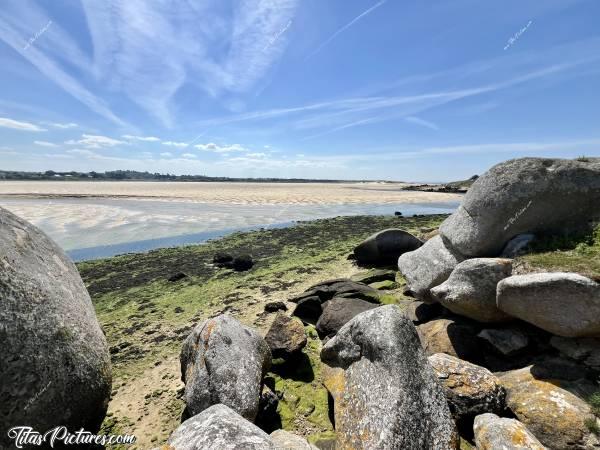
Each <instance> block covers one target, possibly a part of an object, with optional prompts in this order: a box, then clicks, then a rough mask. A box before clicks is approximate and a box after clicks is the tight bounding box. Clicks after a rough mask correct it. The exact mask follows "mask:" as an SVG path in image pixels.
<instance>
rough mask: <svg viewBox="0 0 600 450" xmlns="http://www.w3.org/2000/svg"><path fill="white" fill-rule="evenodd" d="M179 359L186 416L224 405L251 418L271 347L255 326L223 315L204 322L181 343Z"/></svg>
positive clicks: (268, 365)
mask: <svg viewBox="0 0 600 450" xmlns="http://www.w3.org/2000/svg"><path fill="white" fill-rule="evenodd" d="M180 360H181V379H182V381H183V382H184V383H185V391H184V400H185V403H186V406H187V411H188V413H189V414H190V415H192V416H193V415H195V414H198V413H200V412H202V411H204V410H205V409H206V408H208V407H209V406H212V405H216V404H218V403H222V404H224V405H226V406H228V407H230V408H231V409H233V410H234V411H235V412H237V413H239V414H241V415H242V416H243V417H245V418H246V419H248V420H251V421H253V420H254V418H255V417H256V414H257V412H258V404H259V399H260V394H261V387H262V378H263V376H264V374H265V372H266V371H267V370H268V369H269V367H270V365H271V352H270V350H269V346H268V345H267V343H266V342H265V340H264V339H263V338H262V336H260V335H259V334H258V333H257V332H256V331H255V330H253V329H251V328H248V327H246V326H244V325H242V324H241V323H239V322H238V321H237V320H235V319H234V318H232V317H230V316H227V315H221V316H218V317H215V318H213V319H209V320H206V321H204V322H203V323H202V324H199V325H197V326H196V327H195V328H194V329H193V330H192V332H191V334H190V335H189V336H188V337H187V339H186V340H185V342H184V343H183V348H182V350H181V356H180Z"/></svg>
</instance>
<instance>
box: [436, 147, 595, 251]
mask: <svg viewBox="0 0 600 450" xmlns="http://www.w3.org/2000/svg"><path fill="white" fill-rule="evenodd" d="M599 216H600V159H598V158H592V159H590V161H589V162H581V161H575V160H567V159H546V158H520V159H512V160H510V161H505V162H503V163H500V164H498V165H496V166H494V167H492V168H491V169H490V170H488V171H487V172H486V173H485V174H484V175H482V176H481V177H480V178H479V179H478V180H477V181H475V183H473V186H472V187H471V188H470V189H469V192H467V194H466V195H465V198H464V199H463V202H462V204H461V205H460V206H459V208H458V210H457V211H456V212H454V214H452V215H451V216H450V217H449V218H448V219H446V220H445V221H444V222H443V223H442V225H441V227H440V233H441V234H442V236H444V237H445V238H446V239H447V240H448V241H449V242H450V243H451V245H452V246H453V247H454V248H455V249H456V250H457V251H458V252H460V253H461V254H463V255H466V256H472V257H478V256H496V255H499V254H500V252H501V251H502V249H503V248H504V246H505V245H506V243H507V242H508V241H509V240H510V239H511V238H512V237H514V236H516V235H518V234H523V233H534V234H539V233H543V232H555V231H558V232H562V231H565V230H567V229H570V228H578V227H581V225H582V224H586V223H587V222H588V221H589V220H590V219H594V218H597V217H599Z"/></svg>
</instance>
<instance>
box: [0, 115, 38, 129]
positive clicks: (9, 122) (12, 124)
mask: <svg viewBox="0 0 600 450" xmlns="http://www.w3.org/2000/svg"><path fill="white" fill-rule="evenodd" d="M0 127H4V128H12V129H13V130H22V131H36V132H38V131H47V130H46V129H45V128H41V127H39V126H37V125H34V124H33V123H29V122H20V121H18V120H13V119H9V118H7V117H0Z"/></svg>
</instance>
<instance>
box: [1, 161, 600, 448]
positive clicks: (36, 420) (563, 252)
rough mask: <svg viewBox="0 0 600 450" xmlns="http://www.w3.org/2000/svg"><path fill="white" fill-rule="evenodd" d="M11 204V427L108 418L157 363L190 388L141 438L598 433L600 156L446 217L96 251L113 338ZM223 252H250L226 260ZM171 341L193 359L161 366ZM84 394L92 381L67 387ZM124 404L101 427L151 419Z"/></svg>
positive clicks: (479, 441) (543, 165) (543, 166)
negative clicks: (137, 250)
mask: <svg viewBox="0 0 600 450" xmlns="http://www.w3.org/2000/svg"><path fill="white" fill-rule="evenodd" d="M0 214H1V217H2V220H1V221H0V225H1V226H2V227H3V233H2V234H1V236H2V240H1V241H0V244H1V245H0V248H1V249H2V257H3V267H4V269H2V270H1V271H0V274H1V275H0V286H1V287H2V292H5V293H7V294H6V295H5V296H6V298H8V299H9V300H10V301H9V303H8V308H6V309H4V310H3V311H1V312H0V324H1V325H2V327H1V328H0V331H1V332H2V334H3V335H4V336H6V338H7V342H8V343H9V345H8V346H7V347H6V348H5V349H3V350H2V352H3V354H2V355H0V356H1V357H2V360H3V361H8V362H9V364H8V365H6V366H4V367H3V369H2V374H1V375H2V379H3V381H4V380H6V382H3V384H2V390H3V394H6V395H8V396H9V397H8V398H10V400H11V401H10V402H8V406H7V404H6V403H5V404H3V406H2V408H3V409H2V414H1V416H2V417H3V418H5V422H4V423H3V426H2V428H7V427H8V426H9V425H11V423H14V422H15V421H18V422H23V423H27V424H30V425H31V426H33V427H34V428H37V429H47V428H50V427H51V426H52V425H55V424H60V425H64V424H68V425H69V426H70V427H72V428H77V427H79V426H85V427H87V428H86V429H90V431H92V432H95V431H97V430H98V427H99V425H100V420H101V418H103V417H104V416H105V413H106V410H107V407H109V406H108V405H109V401H110V405H116V404H118V403H119V404H123V405H126V404H127V401H128V400H131V397H127V396H125V395H124V392H131V390H133V391H135V390H136V389H138V390H140V389H141V387H140V386H139V384H136V380H138V379H140V378H142V374H143V376H144V377H146V378H144V380H145V382H144V386H146V388H147V390H148V389H154V390H155V392H158V390H159V389H160V388H161V386H171V388H172V389H174V390H175V392H167V393H164V392H159V393H158V394H154V393H152V394H151V395H148V397H147V399H146V400H148V401H147V402H146V404H145V406H144V408H145V409H144V410H143V411H145V412H143V413H142V416H144V417H145V416H152V415H153V414H157V410H156V408H157V407H158V403H154V400H155V399H158V398H160V397H162V396H163V395H166V396H168V397H169V399H168V405H169V408H172V413H171V414H170V416H169V417H170V419H169V421H168V422H165V421H162V431H163V432H164V436H165V438H164V439H163V438H156V439H145V440H143V441H141V442H139V443H138V445H139V447H137V448H151V447H156V446H157V445H159V444H161V443H163V442H165V441H166V443H165V444H164V445H163V447H160V448H164V449H170V450H187V449H190V450H191V449H200V448H207V449H208V448H219V449H221V448H223V449H228V448H229V449H245V448H254V449H276V448H286V449H314V448H320V449H361V448H364V449H380V448H381V449H415V450H417V449H444V450H446V449H458V448H461V449H468V448H477V449H480V450H483V449H491V450H495V449H508V450H511V449H544V448H547V449H550V450H563V449H564V450H594V449H599V448H600V419H599V416H600V387H599V386H598V381H599V376H600V314H599V313H600V285H599V284H598V277H600V226H599V225H598V220H599V219H600V159H589V160H587V161H571V160H557V159H541V158H524V159H519V160H511V161H507V162H505V163H502V164H499V165H497V166H494V167H493V168H491V169H490V170H489V171H488V172H486V173H485V174H484V175H482V176H481V177H479V178H478V179H477V180H476V181H475V182H474V183H473V185H472V186H471V188H470V189H469V191H468V193H467V194H466V196H465V198H464V200H463V202H462V204H461V206H460V208H459V210H458V211H457V212H455V213H454V214H452V215H451V216H449V217H417V218H385V219H383V218H382V219H377V220H375V219H372V218H371V219H368V218H365V219H360V218H353V219H351V218H347V219H337V220H335V219H334V220H332V221H330V222H329V223H328V224H329V225H330V228H317V226H316V225H314V224H305V225H301V226H300V228H298V229H296V230H269V231H267V232H264V233H268V234H269V237H270V238H271V239H272V241H270V243H269V245H271V247H272V248H271V251H270V252H269V251H267V250H266V249H265V248H261V250H260V251H258V252H257V251H252V250H253V249H249V248H248V243H249V242H250V241H249V239H251V238H249V236H252V233H247V234H245V235H240V236H234V237H232V238H229V240H227V239H225V240H222V241H219V242H215V245H214V246H212V247H205V248H204V249H188V250H186V251H182V250H175V249H172V250H166V251H159V252H154V253H153V254H152V253H151V254H148V255H147V256H142V257H138V258H137V260H136V257H135V256H130V255H125V256H123V257H118V258H113V259H112V260H110V261H108V260H107V261H100V262H94V263H85V264H81V265H79V270H80V272H81V274H82V276H83V279H84V280H85V281H86V287H87V289H88V290H89V292H90V293H91V294H92V298H93V300H94V306H95V309H96V313H97V314H98V317H100V319H101V323H102V326H103V328H104V332H105V333H106V337H107V339H108V344H107V343H106V340H104V336H103V335H102V333H100V334H98V331H99V330H100V327H99V324H98V320H97V319H96V314H95V312H94V308H93V307H92V303H91V301H90V297H89V296H88V293H87V291H86V288H85V287H84V286H83V283H82V281H81V278H80V276H79V274H78V273H77V270H76V268H75V267H74V266H73V264H72V263H71V262H70V261H68V259H67V258H66V257H65V256H64V254H63V253H62V251H61V250H60V249H58V247H56V246H55V245H54V244H53V243H52V242H51V241H50V240H49V239H48V238H46V237H45V236H44V235H43V233H40V232H39V231H38V230H37V229H35V228H34V227H32V226H31V225H29V224H27V223H26V222H24V221H23V220H21V219H19V218H17V217H16V216H14V215H12V214H10V213H8V212H6V211H4V210H0ZM345 220H347V222H344V221H345ZM344 223H345V224H346V225H347V226H348V228H347V229H346V228H344V227H343V226H342V225H343V224H344ZM321 225H322V224H321ZM438 225H439V227H438ZM302 227H304V228H302ZM361 227H362V228H361ZM368 231H370V232H368ZM374 231H377V232H376V233H375V234H372V232H374ZM264 233H263V234H262V235H260V236H261V238H260V239H264V238H265V234H264ZM286 233H288V234H286ZM289 233H295V235H296V236H300V235H301V236H302V240H301V241H299V242H293V241H292V240H291V235H290V234H289ZM317 233H318V234H317ZM327 233H331V234H329V235H328V234H327ZM254 236H255V237H256V235H254ZM325 236H329V239H331V242H330V243H329V245H328V246H326V245H324V242H323V239H324V238H325ZM236 239H240V241H238V242H236ZM319 239H321V240H319ZM244 240H245V241H244ZM257 249H258V247H257V248H256V249H255V250H257ZM349 250H351V257H350V258H349V259H348V258H346V255H348V253H350V251H349ZM217 251H221V252H223V251H225V252H228V253H231V254H232V258H235V257H240V255H242V254H245V253H252V256H253V262H254V264H253V265H252V266H251V267H250V266H248V265H246V266H245V267H244V268H243V270H238V271H235V270H233V269H230V268H228V267H219V266H218V264H217V265H215V264H214V263H213V259H214V258H213V256H214V253H217ZM186 252H187V253H186ZM203 252H204V253H203ZM207 252H212V254H209V253H207ZM221 256H222V255H221ZM209 257H210V259H209ZM232 260H233V259H232ZM396 261H397V266H396ZM273 262H277V264H276V265H271V264H272V263H273ZM16 267H19V268H20V271H16V270H15V268H16ZM274 267H276V268H277V269H276V270H275V271H274V272H275V273H273V268H274ZM301 269H302V270H301ZM292 273H293V275H290V274H292ZM175 274H182V275H183V276H177V277H174V278H173V276H174V275H175ZM269 274H270V275H272V277H271V278H268V275H269ZM307 274H308V275H310V276H307ZM325 274H327V275H334V277H335V278H333V279H331V277H330V276H324V275H325ZM290 277H291V278H290ZM53 278H55V279H60V280H69V281H68V283H66V284H65V283H64V281H63V283H62V284H61V283H58V282H55V281H54V280H53ZM170 278H172V281H169V279H170ZM275 280H277V281H278V283H276V282H275ZM250 285H252V286H250ZM274 285H275V286H276V287H274ZM219 289H220V290H221V291H225V294H224V295H223V292H219ZM252 290H264V292H263V294H264V296H263V297H262V298H260V299H257V298H252V297H251V296H249V292H250V291H252ZM236 291H237V294H235V292H236ZM115 292H118V295H115ZM211 295H212V298H211V297H210V296H211ZM41 300H43V301H41ZM207 300H208V301H207ZM40 305H41V306H40ZM177 309H179V310H181V311H180V312H176V311H177ZM70 311H77V312H78V313H79V316H77V317H79V318H77V317H74V316H73V315H72V313H71V312H70ZM123 313H126V314H128V320H127V321H126V323H122V324H119V323H118V321H119V318H120V317H121V316H122V314H123ZM179 314H183V315H184V317H182V318H181V319H179V318H178V315H179ZM83 318H85V319H83ZM121 320H122V319H121ZM40 321H41V322H40ZM40 323H42V324H43V325H44V326H43V330H40V329H39V328H38V327H39V324H40ZM166 323H170V324H172V325H177V326H171V327H170V328H169V329H165V328H163V324H166ZM136 324H137V325H136ZM61 330H62V331H61ZM57 333H58V334H57ZM24 336H35V339H34V340H29V339H23V337H24ZM57 336H60V337H61V339H62V340H59V339H58V338H57ZM92 337H93V339H95V340H93V339H92ZM124 338H126V339H127V340H123V339H124ZM125 342H129V344H128V345H124V343H125ZM65 343H66V344H65ZM86 343H87V344H88V345H84V344H86ZM89 344H94V345H92V346H90V345H89ZM40 348H44V349H45V351H46V352H48V354H49V355H52V358H54V359H55V360H58V361H61V362H63V361H64V363H63V365H64V366H65V367H71V366H70V365H72V364H76V367H77V368H78V370H77V371H66V372H65V371H63V370H57V368H56V367H54V366H51V365H50V364H49V362H48V361H44V360H43V359H42V360H40V359H39V349H40ZM109 348H110V350H109ZM157 348H161V349H162V350H161V351H160V353H159V352H155V351H156V349H157ZM132 350H133V351H132ZM174 355H179V358H176V359H179V363H178V362H177V361H176V360H175V361H174V364H175V366H179V365H180V367H177V368H176V369H173V367H172V366H168V367H164V366H166V365H168V364H167V361H169V360H170V359H169V358H171V357H172V356H174ZM77 358H78V359H77ZM161 358H162V360H161ZM109 359H111V360H112V363H113V366H115V367H116V370H115V369H114V368H113V370H112V372H111V371H110V369H108V366H107V364H108V360H109ZM74 361H77V362H76V363H74ZM154 361H156V363H154ZM99 362H100V363H99ZM150 362H152V363H153V365H154V367H148V363H150ZM161 366H162V367H164V370H163V371H160V370H162V367H161ZM61 367H62V365H61ZM179 369H180V372H179ZM139 370H142V372H140V371H139ZM174 370H176V371H177V372H179V373H176V374H173V372H174ZM159 371H160V372H159ZM149 373H152V374H153V375H152V377H148V376H147V374H149ZM159 374H160V376H161V378H159V379H158V380H157V375H159ZM111 375H112V376H111ZM179 376H180V377H181V380H182V382H183V384H178V381H177V379H174V378H173V377H176V378H178V377H179ZM111 377H112V378H113V379H116V380H118V382H117V383H118V385H115V383H114V382H113V383H112V386H113V388H112V394H110V389H107V386H108V387H110V386H111ZM152 380H154V381H152ZM160 380H163V381H160ZM150 381H151V383H150ZM49 383H50V384H49ZM153 383H154V384H153ZM129 385H132V386H133V387H132V389H130V388H129ZM43 386H50V387H47V388H46V389H45V390H44V392H43V394H37V393H38V392H39V391H40V387H43ZM86 387H90V388H94V389H93V392H94V393H95V396H89V395H85V396H84V398H85V400H84V399H83V398H81V397H77V398H74V397H69V396H67V395H65V392H78V390H82V392H83V390H85V389H86ZM100 394H102V395H100ZM36 395H37V397H36ZM111 397H112V399H111ZM32 398H35V400H34V401H33V402H32V401H31V399H32ZM27 402H31V405H30V406H29V407H28V408H27V409H26V410H24V411H23V412H21V413H17V409H15V406H16V405H18V404H21V403H27ZM48 405H52V407H53V409H52V410H51V412H50V413H49V412H48V411H50V410H48ZM164 405H166V404H165V403H163V406H164ZM75 407H76V408H79V409H77V410H78V411H85V414H73V413H72V412H71V411H74V409H73V408H75ZM8 408H10V409H8ZM111 408H112V409H111ZM114 408H116V406H110V407H109V416H108V417H107V419H105V421H104V425H103V430H112V431H122V430H136V429H137V430H138V432H139V431H143V432H148V430H147V429H144V428H142V427H141V426H136V425H135V424H131V423H128V422H127V421H125V420H120V421H115V420H111V419H112V418H114V417H115V413H116V412H117V411H122V410H118V409H114ZM125 408H127V406H125ZM130 408H131V404H130ZM182 409H183V411H182ZM146 420H147V419H144V418H143V417H140V419H139V420H138V421H137V422H138V423H143V422H144V421H146ZM180 420H181V422H182V423H181V424H180V425H178V422H179V421H180ZM147 423H149V424H152V423H154V424H156V423H160V420H159V422H156V421H155V422H150V421H149V419H148V422H147ZM169 427H171V428H170V429H168V428H169ZM3 431H4V430H3ZM167 435H170V436H169V437H168V439H167V438H166V436H167ZM5 436H6V433H5V432H4V434H3V437H5ZM148 441H149V442H148ZM142 442H143V443H142ZM2 444H3V445H5V446H7V448H11V447H9V445H10V443H9V442H7V441H3V442H2ZM124 448H125V447H124ZM129 448H131V447H129ZM156 448H159V447H156Z"/></svg>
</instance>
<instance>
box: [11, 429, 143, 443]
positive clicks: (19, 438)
mask: <svg viewBox="0 0 600 450" xmlns="http://www.w3.org/2000/svg"><path fill="white" fill-rule="evenodd" d="M8 437H9V439H12V440H13V441H14V442H15V447H17V448H23V447H24V446H32V445H33V446H42V445H44V446H50V448H54V446H55V445H57V444H58V443H62V444H64V445H90V444H96V445H115V444H122V445H129V444H134V443H135V441H136V437H135V436H133V435H131V434H118V435H117V434H93V433H90V432H89V431H85V430H84V429H83V428H81V429H80V430H79V431H75V432H74V433H71V432H69V430H68V429H67V427H65V426H58V427H55V428H52V429H50V430H48V431H46V432H45V433H43V434H42V433H40V432H38V431H35V430H34V429H33V428H32V427H28V426H19V427H13V428H11V429H10V430H8ZM74 448H77V447H74Z"/></svg>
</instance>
